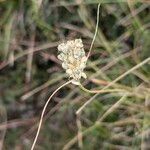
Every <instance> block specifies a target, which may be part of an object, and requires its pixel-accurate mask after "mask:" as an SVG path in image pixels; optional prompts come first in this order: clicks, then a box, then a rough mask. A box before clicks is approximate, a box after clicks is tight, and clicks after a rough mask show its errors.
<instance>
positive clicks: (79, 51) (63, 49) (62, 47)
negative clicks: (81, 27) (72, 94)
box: [58, 39, 87, 85]
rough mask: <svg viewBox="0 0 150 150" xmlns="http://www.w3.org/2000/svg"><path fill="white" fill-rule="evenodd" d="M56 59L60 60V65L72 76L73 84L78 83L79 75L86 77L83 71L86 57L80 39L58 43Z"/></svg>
mask: <svg viewBox="0 0 150 150" xmlns="http://www.w3.org/2000/svg"><path fill="white" fill-rule="evenodd" d="M58 51H59V52H60V54H59V55H58V59H59V60H61V61H62V67H63V68H64V69H65V70H66V73H67V74H68V76H69V77H70V78H72V79H73V80H72V83H73V84H77V85H78V84H80V81H79V80H80V79H81V77H83V78H86V74H85V73H84V72H83V71H84V68H85V67H86V62H87V57H86V56H85V51H84V48H83V43H82V40H81V39H75V40H70V41H67V42H63V43H61V44H59V45H58Z"/></svg>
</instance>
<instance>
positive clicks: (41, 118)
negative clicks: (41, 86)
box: [31, 80, 71, 150]
mask: <svg viewBox="0 0 150 150" xmlns="http://www.w3.org/2000/svg"><path fill="white" fill-rule="evenodd" d="M70 82H71V80H69V81H68V82H66V83H64V84H63V85H61V86H60V87H59V88H57V89H56V90H55V91H54V92H53V93H52V94H51V96H50V97H49V99H48V100H47V102H46V103H45V105H44V108H43V110H42V114H41V117H40V122H39V126H38V130H37V132H36V136H35V138H34V142H33V144H32V147H31V150H33V149H34V147H35V144H36V141H37V138H38V135H39V133H40V129H41V125H42V121H43V117H44V113H45V110H46V108H47V106H48V104H49V102H50V100H51V99H52V97H53V96H54V95H55V94H56V93H57V92H58V91H59V90H60V89H61V88H63V87H64V86H66V85H68V84H69V83H70Z"/></svg>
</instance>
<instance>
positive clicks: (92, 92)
mask: <svg viewBox="0 0 150 150" xmlns="http://www.w3.org/2000/svg"><path fill="white" fill-rule="evenodd" d="M79 87H80V88H81V89H82V90H83V91H85V92H87V93H91V94H96V93H109V92H122V91H124V90H122V89H107V90H88V89H86V88H85V87H84V86H83V85H82V84H80V85H79Z"/></svg>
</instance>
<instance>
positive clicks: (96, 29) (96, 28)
mask: <svg viewBox="0 0 150 150" xmlns="http://www.w3.org/2000/svg"><path fill="white" fill-rule="evenodd" d="M99 10H100V3H99V4H98V7H97V22H96V27H95V34H94V37H93V40H92V43H91V46H90V50H89V52H88V55H87V58H89V56H90V54H91V51H92V47H93V44H94V41H95V38H96V35H97V31H98V24H99Z"/></svg>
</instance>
